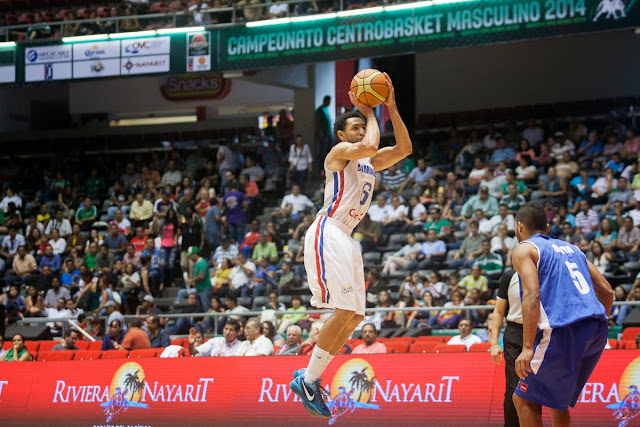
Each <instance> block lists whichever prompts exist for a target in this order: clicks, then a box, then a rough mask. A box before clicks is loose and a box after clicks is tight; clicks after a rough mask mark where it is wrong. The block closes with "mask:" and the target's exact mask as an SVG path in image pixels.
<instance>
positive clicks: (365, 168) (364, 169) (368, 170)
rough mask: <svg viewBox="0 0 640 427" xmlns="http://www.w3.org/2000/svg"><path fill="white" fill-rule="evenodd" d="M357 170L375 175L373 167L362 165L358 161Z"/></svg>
mask: <svg viewBox="0 0 640 427" xmlns="http://www.w3.org/2000/svg"><path fill="white" fill-rule="evenodd" d="M358 172H364V173H368V174H369V175H373V176H376V171H375V170H374V169H373V167H372V166H369V165H363V164H360V163H358Z"/></svg>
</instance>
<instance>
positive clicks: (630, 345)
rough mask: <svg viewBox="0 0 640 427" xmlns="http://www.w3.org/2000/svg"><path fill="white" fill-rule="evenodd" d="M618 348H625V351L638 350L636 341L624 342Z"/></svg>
mask: <svg viewBox="0 0 640 427" xmlns="http://www.w3.org/2000/svg"><path fill="white" fill-rule="evenodd" d="M618 348H624V349H625V350H630V349H635V348H637V346H636V342H635V340H622V341H620V344H618Z"/></svg>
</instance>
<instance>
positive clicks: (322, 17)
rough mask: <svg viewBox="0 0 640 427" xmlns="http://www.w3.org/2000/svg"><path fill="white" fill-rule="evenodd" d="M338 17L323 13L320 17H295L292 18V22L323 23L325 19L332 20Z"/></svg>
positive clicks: (334, 14)
mask: <svg viewBox="0 0 640 427" xmlns="http://www.w3.org/2000/svg"><path fill="white" fill-rule="evenodd" d="M336 16H338V15H337V14H336V13H335V12H333V13H321V14H320V15H307V16H295V17H293V18H291V22H307V21H321V20H323V19H331V18H335V17H336Z"/></svg>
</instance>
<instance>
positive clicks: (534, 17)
mask: <svg viewBox="0 0 640 427" xmlns="http://www.w3.org/2000/svg"><path fill="white" fill-rule="evenodd" d="M634 3H635V0H524V1H513V0H511V1H509V0H485V1H468V2H459V3H449V4H430V3H426V2H422V3H421V4H420V5H421V6H422V7H418V8H413V9H411V8H409V4H403V5H401V6H398V7H400V8H404V9H397V8H396V9H394V8H393V6H392V7H385V8H382V10H380V11H379V12H377V13H370V14H364V15H356V16H343V17H340V16H334V17H330V18H328V19H322V20H318V21H309V20H307V21H303V22H296V19H295V18H294V19H292V20H291V21H290V22H287V23H283V24H279V25H269V26H258V27H245V26H238V27H231V28H224V29H220V30H219V31H218V34H219V37H220V44H219V46H220V51H219V52H218V67H217V69H218V70H238V69H247V68H260V67H265V66H276V65H286V64H298V63H304V62H321V61H331V60H336V59H350V58H358V57H368V56H381V55H387V54H398V53H407V52H417V51H427V50H432V49H439V48H445V47H454V46H467V45H476V44H485V43H494V42H504V41H512V40H521V39H528V38H537V37H547V36H559V35H568V34H576V33H584V32H591V31H602V30H611V29H618V28H624V27H632V26H636V25H639V24H640V12H638V6H637V5H635V4H634ZM325 18H326V17H325Z"/></svg>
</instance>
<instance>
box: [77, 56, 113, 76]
mask: <svg viewBox="0 0 640 427" xmlns="http://www.w3.org/2000/svg"><path fill="white" fill-rule="evenodd" d="M119 74H120V59H119V58H115V59H102V60H99V61H78V62H75V61H74V63H73V78H74V79H84V78H95V77H106V76H117V75H119Z"/></svg>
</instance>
